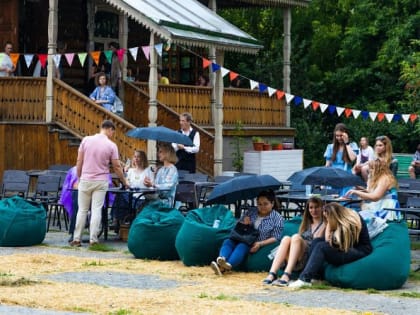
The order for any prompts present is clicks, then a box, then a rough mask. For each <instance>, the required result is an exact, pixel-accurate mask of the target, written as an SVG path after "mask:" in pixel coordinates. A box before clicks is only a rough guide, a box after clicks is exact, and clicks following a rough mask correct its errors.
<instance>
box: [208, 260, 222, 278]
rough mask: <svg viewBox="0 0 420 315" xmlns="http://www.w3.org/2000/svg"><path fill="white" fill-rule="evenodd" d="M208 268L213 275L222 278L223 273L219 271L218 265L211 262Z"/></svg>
mask: <svg viewBox="0 0 420 315" xmlns="http://www.w3.org/2000/svg"><path fill="white" fill-rule="evenodd" d="M210 267H211V269H213V271H214V273H215V274H216V275H217V276H223V273H222V272H221V271H220V268H219V265H218V264H217V263H216V262H215V261H212V262H211V264H210Z"/></svg>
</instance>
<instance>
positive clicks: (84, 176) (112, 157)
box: [70, 120, 128, 247]
mask: <svg viewBox="0 0 420 315" xmlns="http://www.w3.org/2000/svg"><path fill="white" fill-rule="evenodd" d="M114 133H115V125H114V123H113V122H112V121H110V120H105V121H104V122H103V123H102V126H101V130H100V132H99V133H97V134H96V135H94V136H87V137H85V138H83V140H82V143H81V144H80V147H79V153H78V156H77V164H76V167H77V177H78V178H80V180H79V185H78V205H79V211H78V212H77V218H76V228H75V231H74V238H73V241H72V242H71V243H70V245H71V246H77V247H78V246H80V245H81V242H80V241H81V236H82V232H83V229H84V227H85V224H86V217H87V212H88V210H89V208H90V209H91V218H90V228H89V231H90V245H94V244H97V243H98V234H99V226H100V223H101V216H102V207H103V204H104V200H105V196H106V191H107V189H108V177H109V164H110V163H111V164H112V167H113V169H114V172H115V173H116V174H117V176H118V178H119V179H120V180H121V182H122V184H123V185H124V186H128V185H127V181H126V179H125V177H124V173H123V171H122V168H121V165H120V160H119V154H118V148H117V145H116V144H115V143H114V142H112V141H111V140H110V139H111V138H112V137H113V135H114Z"/></svg>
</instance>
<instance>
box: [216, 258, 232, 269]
mask: <svg viewBox="0 0 420 315" xmlns="http://www.w3.org/2000/svg"><path fill="white" fill-rule="evenodd" d="M216 261H217V264H218V265H219V267H220V268H222V269H223V270H226V271H231V270H232V265H231V264H229V263H228V262H227V261H226V258H225V257H221V256H219V257H217V259H216Z"/></svg>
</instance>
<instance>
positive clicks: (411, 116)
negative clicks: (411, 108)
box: [410, 114, 417, 122]
mask: <svg viewBox="0 0 420 315" xmlns="http://www.w3.org/2000/svg"><path fill="white" fill-rule="evenodd" d="M416 119H417V114H410V120H411V122H414V121H415V120H416Z"/></svg>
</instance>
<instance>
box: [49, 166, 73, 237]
mask: <svg viewBox="0 0 420 315" xmlns="http://www.w3.org/2000/svg"><path fill="white" fill-rule="evenodd" d="M45 175H51V176H58V177H60V185H59V188H58V198H57V202H50V204H49V210H50V213H49V215H48V220H49V221H48V226H49V224H50V221H51V216H52V220H53V221H52V225H55V224H56V223H57V226H58V228H59V229H60V230H61V218H63V221H64V226H65V229H66V230H68V226H69V222H70V220H69V217H68V215H67V211H66V210H65V209H64V206H63V205H62V204H61V203H60V202H59V201H60V197H61V192H62V189H63V185H64V181H65V179H66V176H67V172H66V171H60V170H47V171H46V172H45Z"/></svg>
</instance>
